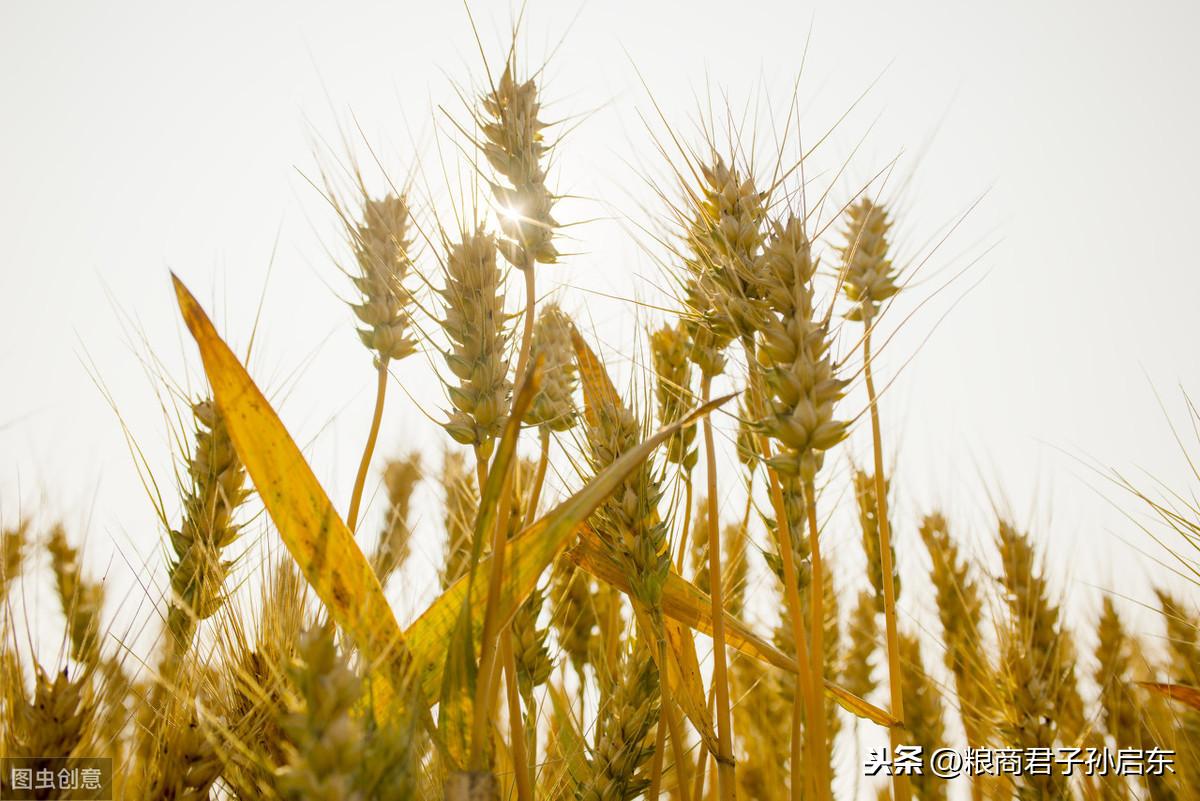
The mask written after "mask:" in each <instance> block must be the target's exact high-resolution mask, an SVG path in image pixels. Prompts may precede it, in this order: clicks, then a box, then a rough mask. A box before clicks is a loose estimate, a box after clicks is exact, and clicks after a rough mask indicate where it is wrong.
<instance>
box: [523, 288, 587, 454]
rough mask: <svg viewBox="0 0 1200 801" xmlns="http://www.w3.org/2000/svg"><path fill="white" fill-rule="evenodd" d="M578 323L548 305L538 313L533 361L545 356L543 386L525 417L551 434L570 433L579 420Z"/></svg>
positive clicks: (553, 305)
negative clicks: (574, 340)
mask: <svg viewBox="0 0 1200 801" xmlns="http://www.w3.org/2000/svg"><path fill="white" fill-rule="evenodd" d="M573 327H574V324H573V323H572V322H571V318H570V317H568V316H567V315H566V314H565V313H564V312H563V311H562V309H560V308H559V307H558V306H557V305H556V304H554V303H547V304H544V305H543V306H542V307H541V310H540V311H539V312H538V318H537V324H536V325H535V326H534V329H533V345H532V354H533V358H534V359H537V358H538V357H539V356H540V357H542V359H543V363H542V383H541V386H539V387H538V393H537V395H536V396H535V397H534V399H533V405H532V406H530V408H529V412H528V413H527V414H526V415H525V419H524V422H525V423H526V424H528V425H534V426H545V427H546V428H548V429H550V430H551V431H569V430H570V429H572V428H574V426H575V423H576V421H577V419H578V413H577V411H576V408H575V390H576V387H577V386H578V384H579V371H578V369H577V368H576V366H575V351H574V349H573V348H572V347H571V329H572V328H573Z"/></svg>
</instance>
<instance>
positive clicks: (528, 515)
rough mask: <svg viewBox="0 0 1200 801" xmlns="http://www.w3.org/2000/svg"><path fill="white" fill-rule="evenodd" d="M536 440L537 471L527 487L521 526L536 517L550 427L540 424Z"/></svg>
mask: <svg viewBox="0 0 1200 801" xmlns="http://www.w3.org/2000/svg"><path fill="white" fill-rule="evenodd" d="M538 440H539V441H540V448H539V453H538V463H537V471H536V472H535V473H534V474H533V486H532V487H530V489H529V503H528V505H527V508H526V509H525V523H524V526H523V528H524V527H528V526H530V525H531V524H532V523H533V521H534V520H535V519H536V518H537V509H538V502H539V501H541V499H542V485H543V484H544V483H546V469H547V468H548V467H549V465H550V429H549V428H547V427H546V426H541V427H540V428H539V429H538Z"/></svg>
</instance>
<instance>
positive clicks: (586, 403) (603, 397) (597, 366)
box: [571, 326, 621, 426]
mask: <svg viewBox="0 0 1200 801" xmlns="http://www.w3.org/2000/svg"><path fill="white" fill-rule="evenodd" d="M571 344H572V345H574V346H575V361H576V362H577V363H578V364H579V385H580V386H581V387H582V388H583V416H584V419H585V420H587V423H588V425H590V426H595V425H598V423H599V417H598V415H599V411H598V410H599V409H600V408H601V407H602V406H610V405H611V406H617V405H619V404H620V403H621V398H620V396H619V395H618V394H617V388H616V387H615V386H613V382H612V379H611V378H609V376H608V370H606V369H605V368H604V362H602V361H600V358H599V357H598V356H597V355H596V352H595V351H594V350H592V348H591V346H589V345H588V343H587V342H585V341H584V339H583V337H582V336H580V334H579V331H577V330H576V329H575V328H574V326H572V327H571Z"/></svg>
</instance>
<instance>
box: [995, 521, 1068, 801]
mask: <svg viewBox="0 0 1200 801" xmlns="http://www.w3.org/2000/svg"><path fill="white" fill-rule="evenodd" d="M998 539H999V546H1000V557H1001V564H1002V566H1003V572H1002V574H1001V583H1002V585H1003V587H1004V590H1005V593H1006V598H1007V603H1008V607H1009V614H1010V620H1009V625H1008V627H1007V629H1006V630H1005V632H1004V642H1003V643H1002V647H1001V668H1002V680H1003V695H1004V696H1005V699H1004V700H1005V709H1004V719H1003V721H1002V722H1001V725H1000V729H999V733H1000V735H1001V737H1002V738H1003V740H1004V741H1005V742H1006V743H1008V744H1011V745H1012V746H1015V747H1021V748H1049V747H1053V746H1054V744H1055V743H1056V741H1057V740H1058V739H1059V738H1060V736H1061V739H1062V740H1063V741H1064V742H1074V741H1075V737H1074V736H1077V735H1079V734H1080V733H1081V732H1082V729H1083V711H1082V700H1081V699H1080V697H1079V691H1078V687H1077V685H1076V681H1075V666H1074V656H1073V653H1072V648H1071V645H1070V643H1069V641H1068V640H1067V638H1066V637H1065V636H1064V633H1063V630H1062V628H1061V624H1060V621H1059V611H1058V608H1057V607H1056V606H1055V605H1054V604H1052V603H1051V602H1050V600H1049V588H1048V586H1047V584H1046V580H1045V578H1044V577H1043V576H1042V575H1041V574H1040V573H1039V572H1038V571H1037V567H1036V565H1035V557H1034V551H1033V546H1032V545H1031V544H1030V542H1029V539H1028V537H1027V536H1026V535H1025V534H1023V533H1021V532H1020V531H1018V530H1017V529H1016V528H1014V527H1013V526H1012V525H1011V524H1009V523H1008V522H1006V521H1001V523H1000V526H999V536H998ZM1062 785H1063V780H1062V777H1061V776H1050V777H1045V776H1036V777H1026V779H1025V780H1024V781H1022V782H1020V784H1019V786H1018V789H1019V791H1020V793H1021V795H1022V797H1030V798H1050V797H1057V794H1059V793H1061V792H1063V789H1062Z"/></svg>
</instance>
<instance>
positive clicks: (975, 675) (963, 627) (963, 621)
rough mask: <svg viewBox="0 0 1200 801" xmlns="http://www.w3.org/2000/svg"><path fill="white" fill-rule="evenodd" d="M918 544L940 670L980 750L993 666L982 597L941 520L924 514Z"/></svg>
mask: <svg viewBox="0 0 1200 801" xmlns="http://www.w3.org/2000/svg"><path fill="white" fill-rule="evenodd" d="M920 534H921V540H922V542H924V543H925V547H926V549H928V551H929V556H930V558H931V559H932V562H933V564H932V567H931V569H930V580H931V581H932V582H933V587H934V592H935V595H936V599H937V609H938V617H939V620H940V621H941V624H942V633H943V635H944V638H945V643H946V653H945V663H946V668H947V669H948V670H949V671H950V673H951V675H953V676H954V686H955V690H956V692H957V695H958V705H959V709H960V710H961V715H962V720H963V726H964V728H965V729H966V735H967V742H968V743H970V744H971V745H972V746H975V747H980V746H982V745H983V744H984V743H985V742H987V740H988V739H989V738H990V736H991V732H992V721H991V719H990V716H989V714H988V710H989V709H990V708H991V707H992V703H991V701H990V698H991V696H992V695H993V693H992V691H991V689H990V687H991V686H992V682H991V681H990V679H989V676H990V675H991V674H992V673H993V668H992V666H991V664H990V662H989V660H988V658H987V656H986V654H985V652H984V644H983V611H984V610H983V599H982V598H981V597H980V592H979V584H978V582H977V581H975V579H974V578H972V576H971V573H970V569H969V567H968V565H967V563H966V561H965V560H964V559H963V558H962V557H961V556H960V555H959V550H958V545H957V543H956V542H955V541H954V540H953V539H952V538H951V536H950V531H949V526H948V525H947V523H946V519H945V517H943V516H942V515H941V514H939V513H933V514H930V515H927V516H926V517H925V519H924V520H922V521H921V526H920Z"/></svg>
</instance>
